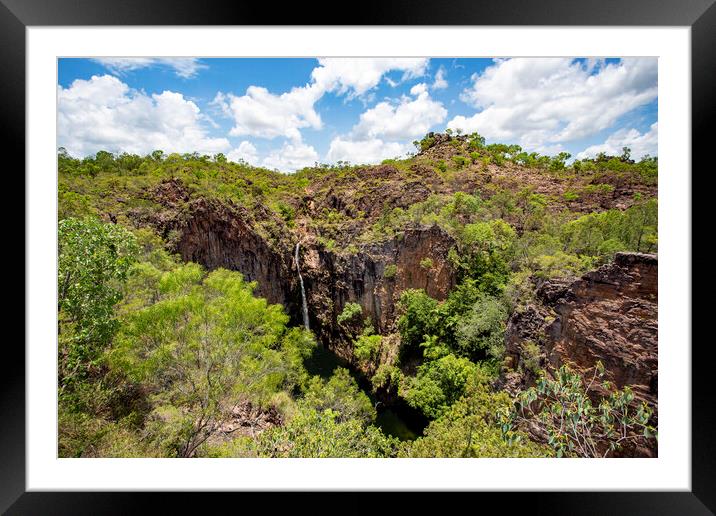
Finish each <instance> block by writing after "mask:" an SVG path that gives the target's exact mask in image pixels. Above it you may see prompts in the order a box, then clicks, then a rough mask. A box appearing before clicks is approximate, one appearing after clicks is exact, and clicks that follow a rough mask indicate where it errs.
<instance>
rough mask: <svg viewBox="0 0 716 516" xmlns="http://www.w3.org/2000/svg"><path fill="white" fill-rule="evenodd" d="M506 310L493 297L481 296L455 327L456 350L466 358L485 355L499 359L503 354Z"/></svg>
mask: <svg viewBox="0 0 716 516" xmlns="http://www.w3.org/2000/svg"><path fill="white" fill-rule="evenodd" d="M506 320H507V310H506V309H505V307H504V306H503V304H502V303H501V302H500V301H499V300H497V299H496V298H494V297H491V296H487V295H482V296H481V297H480V298H479V299H478V300H477V301H476V302H475V304H474V305H473V307H472V309H471V310H470V311H469V312H468V314H467V315H466V316H465V317H463V318H462V319H461V321H460V322H459V324H458V327H457V346H458V350H459V351H460V352H461V353H462V354H463V355H465V356H468V357H479V356H480V355H481V354H484V353H487V354H488V355H489V356H490V357H492V358H496V359H499V358H501V357H502V354H503V352H504V339H505V322H506Z"/></svg>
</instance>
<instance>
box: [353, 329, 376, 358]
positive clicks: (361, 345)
mask: <svg viewBox="0 0 716 516" xmlns="http://www.w3.org/2000/svg"><path fill="white" fill-rule="evenodd" d="M382 339H383V337H381V336H380V335H365V334H363V335H359V336H358V338H357V339H356V341H355V344H354V345H353V354H354V355H355V357H356V358H357V359H358V360H360V361H361V362H367V361H369V360H371V359H372V358H374V357H375V355H376V353H377V352H378V350H380V344H381V341H382Z"/></svg>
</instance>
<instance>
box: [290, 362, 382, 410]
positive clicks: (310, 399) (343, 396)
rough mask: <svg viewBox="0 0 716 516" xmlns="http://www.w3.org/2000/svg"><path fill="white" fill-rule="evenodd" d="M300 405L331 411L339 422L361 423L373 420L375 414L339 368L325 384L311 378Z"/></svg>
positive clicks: (363, 395) (357, 388)
mask: <svg viewBox="0 0 716 516" xmlns="http://www.w3.org/2000/svg"><path fill="white" fill-rule="evenodd" d="M302 403H303V404H305V405H306V406H308V407H311V408H313V409H316V410H317V411H318V412H323V411H325V410H327V409H331V410H332V411H333V412H334V413H335V414H336V419H337V421H339V422H342V421H349V420H353V419H357V420H360V421H362V422H363V423H370V422H372V421H373V420H375V416H376V412H375V408H374V407H373V404H372V403H371V401H370V399H369V398H368V396H367V395H366V394H365V393H364V392H363V391H361V390H360V388H359V387H358V384H357V383H356V381H355V380H354V379H353V377H352V376H351V375H350V373H349V372H348V369H345V368H342V367H339V368H338V369H336V370H335V371H334V373H333V375H332V376H331V378H330V379H329V380H328V381H327V382H326V381H324V380H322V379H321V378H319V377H317V376H314V377H313V378H311V380H310V382H309V383H308V386H307V388H306V392H305V394H304V397H303V399H302Z"/></svg>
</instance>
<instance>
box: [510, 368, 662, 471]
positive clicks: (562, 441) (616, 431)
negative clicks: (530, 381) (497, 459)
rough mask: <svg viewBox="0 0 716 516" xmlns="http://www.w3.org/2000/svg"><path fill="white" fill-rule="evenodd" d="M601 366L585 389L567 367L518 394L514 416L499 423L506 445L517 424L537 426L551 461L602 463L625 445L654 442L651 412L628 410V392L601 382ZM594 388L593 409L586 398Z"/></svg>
mask: <svg viewBox="0 0 716 516" xmlns="http://www.w3.org/2000/svg"><path fill="white" fill-rule="evenodd" d="M604 374H605V373H604V367H603V366H602V364H601V362H598V363H597V366H596V367H595V368H594V374H593V376H592V378H591V380H590V381H589V383H587V384H586V385H585V380H584V379H583V378H582V376H581V375H580V374H578V373H576V372H573V371H572V370H571V369H570V368H569V367H568V366H567V365H564V366H562V367H561V368H560V369H559V370H558V371H557V372H556V373H555V378H554V379H552V378H550V377H548V376H547V375H546V374H544V373H543V374H542V375H541V376H540V378H539V379H538V381H537V385H536V386H535V387H531V388H529V389H527V390H526V391H523V392H522V393H521V394H520V396H519V403H518V406H517V407H516V409H515V410H513V411H512V412H511V413H510V414H509V416H507V417H505V418H504V420H503V424H504V426H503V431H504V435H505V438H506V439H507V440H508V442H513V441H514V440H515V439H519V437H515V435H514V434H513V429H514V428H515V426H516V425H519V424H520V423H523V424H538V425H539V426H540V427H541V428H542V430H543V431H544V433H545V434H546V435H547V436H548V444H549V445H550V446H551V447H552V448H553V449H554V450H555V453H556V454H557V457H562V456H565V455H566V456H578V457H607V456H609V455H610V454H612V453H614V452H615V451H618V450H621V449H623V448H624V446H626V445H631V446H634V445H647V444H648V443H649V441H653V440H654V439H656V438H657V436H656V429H655V428H654V427H653V426H651V424H650V420H651V416H652V409H651V408H650V407H649V406H648V405H647V404H646V403H643V402H642V403H640V404H637V406H636V407H634V403H633V402H634V394H633V392H632V391H631V389H630V388H628V387H625V388H624V389H622V390H614V389H613V385H612V384H611V383H610V382H608V381H605V380H604ZM594 382H600V384H601V385H600V387H601V389H602V390H603V392H611V394H609V395H608V396H602V397H600V399H599V401H598V403H597V404H595V403H593V402H592V398H591V397H590V396H589V395H588V394H587V393H588V392H589V391H590V389H591V386H592V385H593V384H594Z"/></svg>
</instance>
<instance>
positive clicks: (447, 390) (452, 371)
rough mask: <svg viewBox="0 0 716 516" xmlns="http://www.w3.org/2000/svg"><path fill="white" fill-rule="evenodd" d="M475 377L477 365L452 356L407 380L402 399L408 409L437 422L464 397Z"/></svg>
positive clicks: (404, 383) (423, 367) (422, 369)
mask: <svg viewBox="0 0 716 516" xmlns="http://www.w3.org/2000/svg"><path fill="white" fill-rule="evenodd" d="M476 374H478V369H477V366H476V365H475V364H473V363H472V362H470V361H469V360H467V359H465V358H461V357H456V356H455V355H453V354H449V355H446V356H443V357H441V358H439V359H437V360H432V361H430V362H426V363H424V364H423V365H421V366H420V367H419V368H418V374H417V375H416V376H415V377H406V378H405V379H404V382H403V384H402V385H401V389H400V395H401V396H402V397H403V398H404V399H405V401H407V402H408V405H410V406H411V407H414V408H416V409H419V410H420V411H422V412H423V413H424V414H425V415H426V416H428V417H429V418H433V419H434V418H436V417H438V416H440V414H442V413H443V412H444V411H445V410H447V408H448V407H449V406H450V405H451V404H452V403H454V402H455V401H457V400H458V399H459V398H460V397H461V396H462V395H463V393H464V391H465V386H466V385H467V382H468V380H469V379H470V377H472V376H474V375H476Z"/></svg>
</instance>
